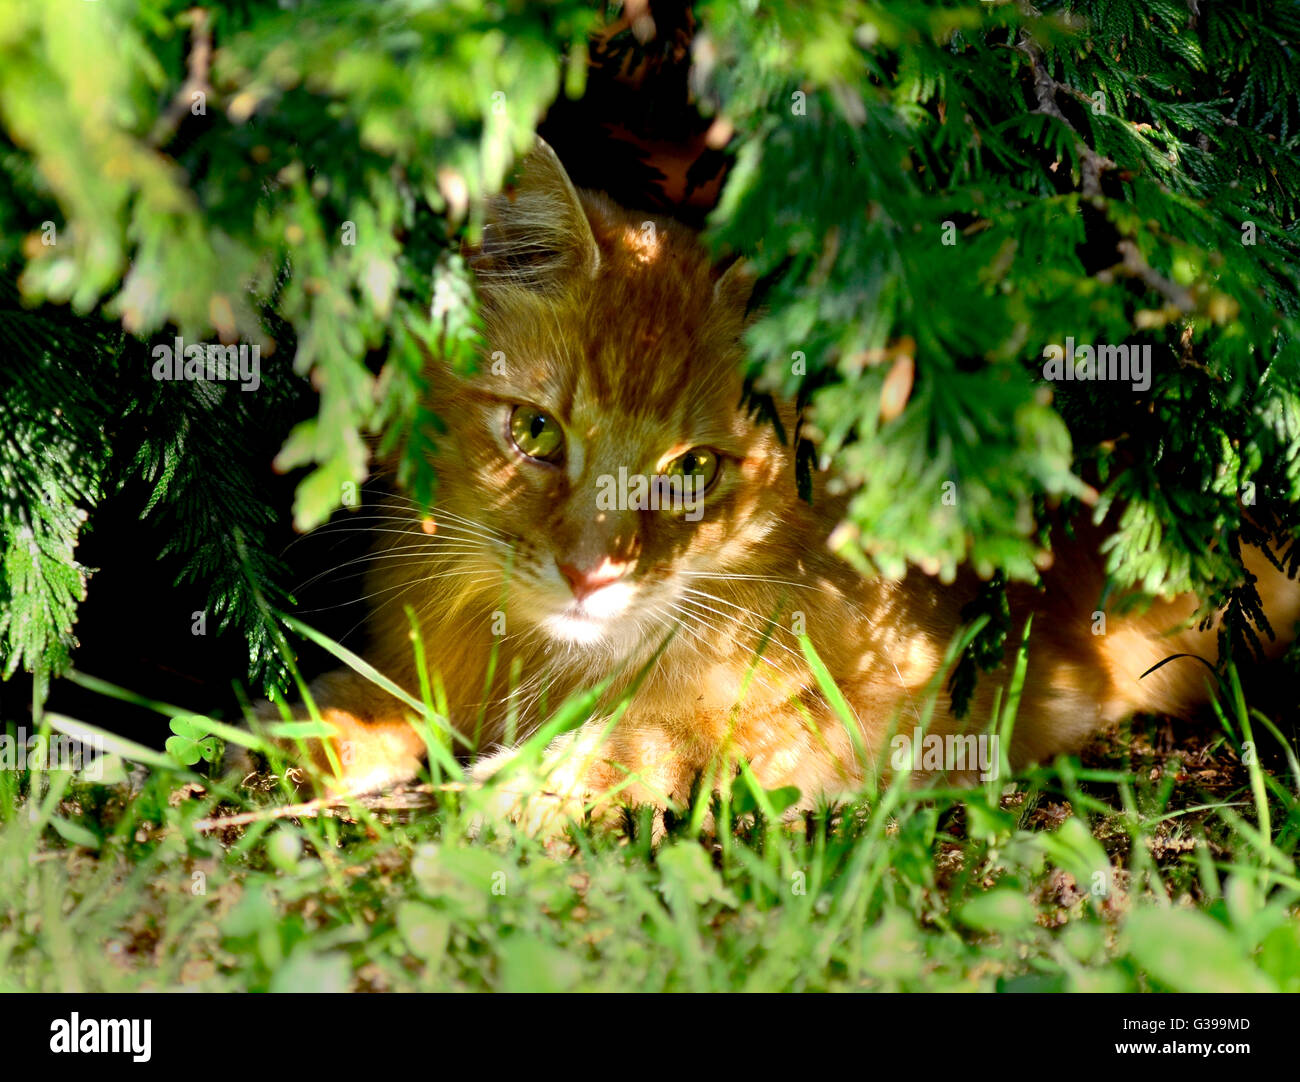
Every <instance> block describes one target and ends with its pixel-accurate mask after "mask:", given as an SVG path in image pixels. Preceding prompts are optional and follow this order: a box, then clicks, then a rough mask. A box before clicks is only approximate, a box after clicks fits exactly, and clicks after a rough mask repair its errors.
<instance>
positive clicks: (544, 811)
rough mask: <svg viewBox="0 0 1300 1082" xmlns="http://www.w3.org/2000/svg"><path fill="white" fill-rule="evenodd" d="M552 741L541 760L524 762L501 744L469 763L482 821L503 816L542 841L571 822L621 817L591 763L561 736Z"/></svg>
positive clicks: (613, 821)
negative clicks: (482, 800) (480, 790)
mask: <svg viewBox="0 0 1300 1082" xmlns="http://www.w3.org/2000/svg"><path fill="white" fill-rule="evenodd" d="M557 744H558V745H560V746H559V747H557V746H556V744H553V745H552V746H551V748H550V749H548V751H547V753H546V754H545V755H544V756H543V758H542V760H541V762H540V763H536V764H530V763H527V762H525V761H524V760H522V759H521V758H520V757H519V756H518V753H517V752H516V751H514V749H511V748H506V749H503V750H501V751H498V752H495V753H493V754H492V755H489V756H487V757H485V758H483V759H480V760H479V761H478V762H477V763H475V764H474V766H473V767H471V768H470V777H471V779H472V780H473V781H475V782H477V783H479V784H480V785H481V786H483V793H484V795H485V796H486V804H485V808H484V811H483V819H484V820H487V819H492V820H495V821H497V822H504V821H507V820H508V821H510V822H512V823H514V824H515V825H516V826H517V827H518V828H519V829H520V830H521V831H523V832H524V833H526V834H528V835H530V836H532V837H535V838H541V839H543V840H545V839H551V838H559V837H561V836H562V835H563V834H564V833H565V832H566V831H567V829H568V828H569V826H570V825H572V824H584V823H588V822H595V823H598V824H601V825H609V826H614V825H617V823H618V822H620V821H621V819H622V808H621V805H619V804H618V803H617V802H616V801H614V800H613V799H611V798H610V797H609V796H607V795H606V794H604V793H603V792H602V790H601V789H600V787H599V786H598V783H597V782H596V781H595V779H594V778H593V776H592V773H591V770H590V765H591V764H590V763H589V762H588V761H587V760H586V759H585V758H584V757H583V756H581V755H577V754H574V751H575V749H574V748H573V747H572V745H571V744H570V743H569V742H567V741H564V740H563V738H561V741H557ZM476 825H477V826H480V827H481V825H482V823H481V822H480V823H478V824H476Z"/></svg>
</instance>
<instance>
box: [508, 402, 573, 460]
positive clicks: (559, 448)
mask: <svg viewBox="0 0 1300 1082" xmlns="http://www.w3.org/2000/svg"><path fill="white" fill-rule="evenodd" d="M510 438H511V439H512V440H513V441H514V444H515V446H516V447H518V448H519V450H520V451H522V452H523V453H524V454H526V455H527V456H528V457H529V458H539V459H541V460H542V461H543V462H558V461H559V459H560V456H561V455H563V454H564V432H563V431H562V430H561V428H560V422H559V421H557V420H556V419H555V418H554V417H552V416H551V415H550V414H549V413H543V412H542V411H541V410H539V409H536V408H535V407H533V406H516V407H515V408H514V409H513V410H511V411H510Z"/></svg>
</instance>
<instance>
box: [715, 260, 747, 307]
mask: <svg viewBox="0 0 1300 1082" xmlns="http://www.w3.org/2000/svg"><path fill="white" fill-rule="evenodd" d="M756 281H757V279H756V278H755V275H754V269H753V268H752V267H751V266H750V265H749V264H748V263H747V262H746V261H745V260H744V259H737V260H736V261H735V262H733V263H732V264H731V266H729V267H728V268H727V269H726V270H725V271H723V272H722V276H721V277H720V278H719V279H718V280H717V281H716V282H715V283H714V284H713V303H714V304H715V305H718V306H719V307H722V308H729V309H731V310H732V311H735V312H739V313H742V314H743V313H745V312H746V311H747V310H748V308H749V298H750V297H751V296H752V295H753V292H754V283H755V282H756Z"/></svg>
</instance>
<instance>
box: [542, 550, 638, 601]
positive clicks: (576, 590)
mask: <svg viewBox="0 0 1300 1082" xmlns="http://www.w3.org/2000/svg"><path fill="white" fill-rule="evenodd" d="M555 565H556V567H558V568H559V569H560V574H561V575H563V576H564V577H565V579H566V580H567V581H568V583H569V586H570V588H571V589H572V590H573V596H574V597H576V598H577V599H578V600H579V601H581V600H582V599H583V598H584V597H586V596H587V595H588V594H594V593H595V592H596V591H597V590H599V589H600V588H601V587H602V586H608V585H609V584H610V583H611V582H617V581H618V580H619V579H621V578H622V577H623V576H624V575H625V574H627V569H628V567H629V566H630V565H629V564H628V563H627V561H625V560H621V561H615V560H611V559H610V558H609V557H608V556H606V557H605V558H604V559H603V560H601V561H600V563H598V564H596V566H595V567H588V568H585V569H582V568H577V567H574V566H573V564H562V563H560V562H559V561H558V560H557V561H556V562H555Z"/></svg>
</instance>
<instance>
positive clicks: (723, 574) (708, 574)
mask: <svg viewBox="0 0 1300 1082" xmlns="http://www.w3.org/2000/svg"><path fill="white" fill-rule="evenodd" d="M674 574H676V575H681V576H682V577H684V578H700V579H721V580H724V581H730V580H732V579H736V580H746V581H751V582H769V583H772V584H774V585H778V586H798V587H799V588H800V589H803V590H816V589H819V587H818V586H817V585H816V584H814V583H811V582H795V581H793V580H792V579H778V578H773V577H772V576H770V575H739V574H734V573H732V572H730V571H682V570H678V571H675V572H674Z"/></svg>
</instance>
